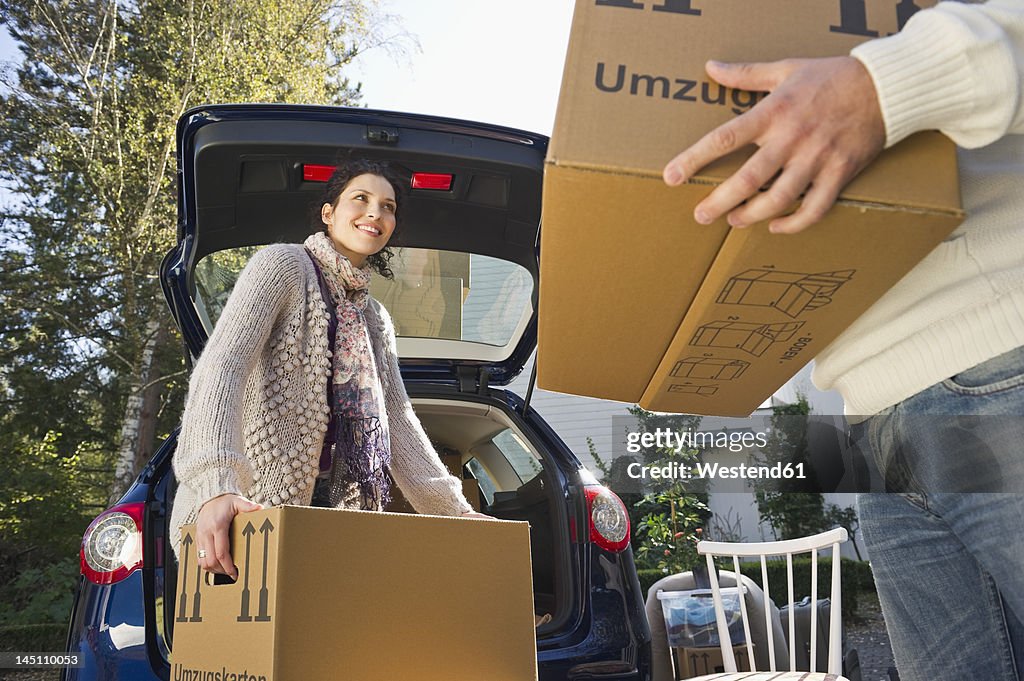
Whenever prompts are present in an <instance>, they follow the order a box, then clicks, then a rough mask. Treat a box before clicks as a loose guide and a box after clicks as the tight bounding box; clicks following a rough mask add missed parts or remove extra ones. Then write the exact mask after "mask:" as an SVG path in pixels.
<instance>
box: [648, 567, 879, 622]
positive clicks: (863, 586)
mask: <svg viewBox="0 0 1024 681" xmlns="http://www.w3.org/2000/svg"><path fill="white" fill-rule="evenodd" d="M767 568H768V584H769V585H770V593H769V595H770V596H771V599H772V600H773V601H775V603H776V605H779V606H780V607H781V606H783V605H785V604H786V603H788V602H789V594H788V591H789V586H788V581H787V579H786V561H785V560H769V561H768V565H767ZM725 569H731V566H730V567H726V568H725ZM841 570H842V578H843V598H842V600H843V619H844V620H849V619H851V618H853V617H855V616H856V614H857V602H858V601H859V600H860V599H861V597H862V595H864V594H870V593H874V591H875V580H874V577H873V576H872V574H871V566H870V565H869V564H868V563H867V561H859V560H853V559H850V558H843V559H842V563H841ZM740 572H742V573H743V574H744V575H746V576H747V577H750V579H752V580H753V581H754V582H755V583H756V584H757V585H758V586H761V564H760V562H747V563H740ZM637 575H638V576H639V577H640V586H641V588H642V589H643V593H644V594H645V595H646V594H647V592H648V591H649V590H650V588H651V586H653V585H654V583H655V582H657V581H658V580H659V579H661V578H662V577H664V576H665V574H664V573H663V572H661V571H660V570H638V571H637ZM831 589H832V559H831V558H819V559H818V598H827V597H828V595H829V592H830V591H831ZM810 595H811V559H810V558H809V557H806V558H805V557H799V558H794V559H793V596H794V598H795V599H796V600H797V601H799V600H801V599H803V598H804V597H805V596H810Z"/></svg>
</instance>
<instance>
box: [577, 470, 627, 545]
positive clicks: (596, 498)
mask: <svg viewBox="0 0 1024 681" xmlns="http://www.w3.org/2000/svg"><path fill="white" fill-rule="evenodd" d="M584 493H585V494H586V496H587V516H588V518H589V522H590V541H592V542H594V543H595V544H597V545H598V546H600V547H601V548H602V549H605V550H606V551H613V552H616V553H617V552H619V551H623V550H625V548H626V547H627V546H629V513H627V512H626V505H625V504H623V503H622V500H621V499H619V498H618V497H617V496H615V494H614V493H613V492H612V491H611V490H610V489H608V488H607V487H601V486H600V485H594V486H589V485H588V486H587V487H585V488H584Z"/></svg>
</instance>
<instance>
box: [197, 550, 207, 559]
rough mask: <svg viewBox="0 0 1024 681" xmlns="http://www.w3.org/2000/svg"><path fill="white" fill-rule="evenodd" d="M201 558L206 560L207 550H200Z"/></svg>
mask: <svg viewBox="0 0 1024 681" xmlns="http://www.w3.org/2000/svg"><path fill="white" fill-rule="evenodd" d="M199 557H200V558H206V549H199Z"/></svg>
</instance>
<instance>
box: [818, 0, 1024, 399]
mask: <svg viewBox="0 0 1024 681" xmlns="http://www.w3.org/2000/svg"><path fill="white" fill-rule="evenodd" d="M852 54H853V56H854V57H856V58H857V59H859V60H860V61H861V62H862V63H863V64H864V65H865V66H866V67H867V69H868V72H869V73H870V74H871V77H872V79H873V80H874V83H875V88H876V90H877V92H878V97H879V101H880V104H881V107H882V115H883V118H884V120H885V128H886V146H892V145H893V144H895V143H897V142H898V141H900V140H901V139H903V138H904V137H906V136H907V135H909V134H911V133H913V132H916V131H918V130H933V129H938V130H940V131H941V132H943V133H945V134H946V135H947V136H949V137H950V138H951V139H952V140H953V141H954V142H956V143H957V144H958V145H959V146H960V147H961V149H960V153H959V160H960V190H961V194H962V196H963V206H964V209H965V210H966V211H967V219H966V220H965V221H964V223H963V224H962V225H960V227H958V228H957V230H956V231H955V232H954V233H953V234H952V235H951V236H950V237H949V238H948V239H947V240H946V241H945V242H944V243H942V244H940V245H939V246H938V247H937V248H936V249H935V250H934V251H932V252H931V253H930V254H929V255H928V256H927V257H926V258H925V259H924V260H923V261H921V263H919V264H918V265H917V266H916V267H915V268H914V269H913V270H912V271H911V272H910V273H909V274H907V276H906V277H904V278H903V279H902V280H901V281H900V282H899V283H898V284H896V286H894V287H893V288H892V289H891V290H890V291H889V292H888V293H886V295H885V296H883V297H882V298H881V299H880V300H878V301H877V302H876V303H875V304H874V305H873V306H872V307H871V308H870V309H869V310H868V311H867V312H866V313H865V314H864V315H863V316H861V317H860V319H858V320H857V321H856V322H855V323H854V324H853V325H852V326H850V328H849V329H848V330H847V331H845V332H844V333H843V334H842V335H841V336H840V337H839V338H837V339H836V340H835V341H834V342H833V343H832V345H830V346H829V347H828V348H826V349H825V350H824V351H822V352H821V353H820V354H819V355H818V357H817V358H815V367H814V382H815V384H816V385H818V387H820V388H822V389H835V390H838V391H839V392H840V393H841V394H842V396H843V400H844V401H845V405H846V413H847V414H848V415H850V416H851V417H859V416H870V415H871V414H875V413H878V412H879V411H881V410H883V409H885V408H887V407H889V406H891V405H894V404H896V403H898V402H901V401H902V400H905V399H906V398H908V397H910V396H912V395H914V394H916V393H918V392H920V391H921V390H924V389H925V388H928V387H929V386H931V385H934V384H936V383H938V382H939V381H942V380H943V379H946V378H948V377H950V376H953V375H955V374H958V373H960V372H961V371H964V370H965V369H968V368H970V367H972V366H975V365H976V364H980V363H981V362H984V361H986V360H988V359H990V358H992V357H996V356H997V355H1000V354H1003V353H1005V352H1009V351H1011V350H1013V349H1014V348H1017V347H1020V346H1021V345H1024V219H1022V216H1024V189H1022V182H1024V2H1022V1H1021V0H989V1H988V2H985V3H983V4H967V3H959V2H942V3H939V4H938V5H936V6H935V7H933V8H931V9H924V10H921V11H920V12H918V13H917V14H915V15H914V16H913V17H912V18H911V19H910V21H909V22H907V25H906V27H904V29H903V31H901V32H900V33H898V34H896V35H893V36H890V37H886V38H878V39H875V40H871V41H868V42H866V43H863V44H861V45H860V46H859V47H857V48H856V49H855V50H853V53H852Z"/></svg>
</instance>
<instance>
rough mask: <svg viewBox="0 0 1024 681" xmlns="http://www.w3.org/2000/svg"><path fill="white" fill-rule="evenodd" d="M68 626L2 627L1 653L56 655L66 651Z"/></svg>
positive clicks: (0, 638) (23, 625) (0, 629)
mask: <svg viewBox="0 0 1024 681" xmlns="http://www.w3.org/2000/svg"><path fill="white" fill-rule="evenodd" d="M67 639H68V624H67V622H63V623H60V624H16V625H13V626H2V627H0V651H4V652H25V653H54V652H59V651H62V650H64V647H65V645H66V644H67Z"/></svg>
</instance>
